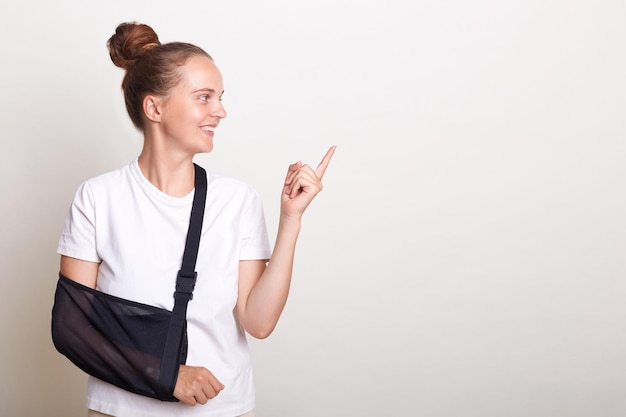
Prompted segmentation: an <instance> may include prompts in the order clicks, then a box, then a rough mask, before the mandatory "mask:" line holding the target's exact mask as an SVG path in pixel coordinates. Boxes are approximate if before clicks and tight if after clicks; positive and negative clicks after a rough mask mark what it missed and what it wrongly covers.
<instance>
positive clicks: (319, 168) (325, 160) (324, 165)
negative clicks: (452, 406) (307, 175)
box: [315, 145, 337, 179]
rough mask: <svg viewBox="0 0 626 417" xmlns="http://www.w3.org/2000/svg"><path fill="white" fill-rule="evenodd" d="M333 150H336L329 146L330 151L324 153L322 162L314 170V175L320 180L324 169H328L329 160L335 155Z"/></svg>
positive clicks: (334, 146)
mask: <svg viewBox="0 0 626 417" xmlns="http://www.w3.org/2000/svg"><path fill="white" fill-rule="evenodd" d="M335 149H337V146H336V145H333V146H331V147H330V149H328V152H326V155H324V158H322V162H320V164H319V165H318V166H317V168H316V169H315V174H317V176H318V177H319V178H320V179H321V178H322V177H323V176H324V173H325V172H326V168H328V164H330V160H331V158H332V157H333V154H334V153H335Z"/></svg>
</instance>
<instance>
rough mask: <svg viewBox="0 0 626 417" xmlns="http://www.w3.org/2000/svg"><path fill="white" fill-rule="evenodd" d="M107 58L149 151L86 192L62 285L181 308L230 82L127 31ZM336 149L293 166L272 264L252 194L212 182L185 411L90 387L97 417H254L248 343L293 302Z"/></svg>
mask: <svg viewBox="0 0 626 417" xmlns="http://www.w3.org/2000/svg"><path fill="white" fill-rule="evenodd" d="M108 47H109V52H110V55H111V59H112V61H113V63H114V64H115V65H116V66H118V67H121V68H123V69H125V70H126V74H125V76H124V80H123V82H122V89H123V91H124V98H125V103H126V108H127V110H128V114H129V116H130V118H131V120H132V121H133V123H134V124H135V126H136V127H137V128H138V129H140V130H141V131H142V132H143V134H144V145H143V149H142V151H141V153H140V155H139V157H138V158H137V159H135V160H134V161H132V162H131V163H130V164H129V165H128V166H126V167H123V168H121V169H119V170H117V171H114V172H110V173H107V174H104V175H101V176H98V177H96V178H93V179H91V180H89V181H87V182H85V183H84V184H82V185H81V186H80V187H79V189H78V191H77V193H76V196H75V198H74V202H73V204H72V206H71V209H70V212H69V214H68V217H67V219H66V223H65V228H64V231H63V234H62V236H61V239H60V241H59V245H58V253H59V254H60V255H61V273H62V274H63V275H65V276H66V277H69V278H71V279H73V280H75V281H78V282H80V283H82V284H84V285H87V286H89V287H92V288H96V287H97V288H98V289H99V290H101V291H103V292H106V293H110V294H113V295H116V296H119V297H122V298H127V299H132V300H135V301H139V302H142V303H146V304H151V305H155V306H157V307H162V308H167V309H171V308H172V306H173V299H172V289H173V280H174V279H175V274H176V271H177V270H178V269H179V268H180V260H181V256H182V250H183V247H184V241H185V236H186V232H187V227H188V221H189V211H190V208H191V202H192V199H193V193H194V168H193V162H192V159H193V157H194V155H196V154H198V153H202V152H210V151H212V149H213V137H214V135H215V130H216V128H217V127H218V125H219V123H220V121H221V120H222V119H223V118H224V117H226V111H225V110H224V107H223V106H222V104H221V96H222V94H223V91H224V88H223V83H222V76H221V74H220V72H219V70H218V68H217V67H216V65H215V63H214V62H213V60H212V58H211V57H210V56H209V55H208V54H207V53H206V52H205V51H203V50H202V49H200V48H198V47H197V46H194V45H190V44H186V43H180V42H172V43H166V44H161V43H160V42H159V39H158V37H157V35H156V33H155V32H154V31H153V30H152V29H151V28H150V27H149V26H146V25H142V24H136V23H123V24H121V25H119V26H118V27H117V29H116V33H115V34H114V35H113V36H112V37H111V38H110V39H109V42H108ZM334 149H335V148H334V147H331V148H330V149H329V151H328V152H327V154H326V155H325V156H324V158H323V160H322V162H321V163H320V165H319V166H318V167H317V168H316V169H313V168H311V167H309V166H308V165H304V164H302V163H300V162H297V163H294V164H292V165H290V166H289V168H288V172H287V175H286V178H285V183H284V185H283V189H282V194H281V212H280V221H279V227H278V233H277V237H276V242H275V245H274V250H273V252H271V251H270V246H269V243H268V238H267V231H266V226H265V220H264V217H263V209H262V206H261V202H260V199H259V197H258V195H257V194H256V192H255V191H254V190H252V189H251V188H250V187H249V186H248V185H246V184H244V183H242V182H240V181H237V180H234V179H231V178H226V177H222V176H218V175H211V174H209V175H208V193H207V201H206V211H205V217H204V219H205V220H204V226H203V230H202V238H201V242H200V249H199V255H198V260H197V264H196V270H197V272H198V281H197V284H196V288H195V290H194V298H193V300H192V301H191V302H190V303H189V307H188V311H187V322H188V337H189V352H188V356H187V362H186V363H187V365H182V366H181V367H180V370H179V375H178V379H177V382H176V387H175V390H174V396H175V397H176V398H177V399H179V400H180V402H178V403H169V402H160V401H158V400H154V399H151V398H147V397H142V396H139V395H136V394H132V393H129V392H126V391H124V390H121V389H119V388H117V387H114V386H112V385H109V384H107V383H105V382H102V381H99V380H97V379H95V378H92V377H90V378H89V382H88V390H87V406H88V409H89V415H90V416H101V415H103V414H104V415H113V416H155V417H159V416H168V417H171V416H207V417H209V416H220V417H224V416H233V417H234V416H241V415H246V416H248V415H252V412H253V409H254V387H253V385H252V373H251V369H250V360H249V354H248V347H247V343H246V339H245V332H247V333H249V334H250V335H252V336H254V337H256V338H265V337H267V336H268V335H269V334H270V333H271V332H272V331H273V329H274V327H275V326H276V323H277V321H278V319H279V317H280V314H281V312H282V310H283V307H284V305H285V302H286V300H287V294H288V292H289V285H290V281H291V273H292V265H293V258H294V251H295V246H296V240H297V237H298V234H299V230H300V222H301V217H302V214H303V212H304V211H305V209H306V208H307V206H308V205H309V203H310V202H311V200H312V199H313V198H314V197H315V196H316V195H317V193H318V192H319V191H321V189H322V184H321V178H322V176H323V174H324V171H325V170H326V168H327V166H328V164H329V162H330V160H331V158H332V155H333V153H334ZM196 405H198V406H196ZM193 406H196V407H193Z"/></svg>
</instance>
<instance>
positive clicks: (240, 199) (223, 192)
mask: <svg viewBox="0 0 626 417" xmlns="http://www.w3.org/2000/svg"><path fill="white" fill-rule="evenodd" d="M207 177H208V190H207V198H208V199H213V200H214V201H221V203H222V204H226V205H228V206H230V205H231V204H232V205H236V206H248V205H249V204H252V203H253V202H258V203H259V204H260V201H261V198H260V196H259V194H258V192H257V190H256V189H254V188H253V187H252V186H251V185H250V184H248V183H247V182H245V181H242V180H240V179H237V178H233V177H229V176H225V175H221V174H215V173H207Z"/></svg>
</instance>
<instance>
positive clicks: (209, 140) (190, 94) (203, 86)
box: [160, 56, 226, 155]
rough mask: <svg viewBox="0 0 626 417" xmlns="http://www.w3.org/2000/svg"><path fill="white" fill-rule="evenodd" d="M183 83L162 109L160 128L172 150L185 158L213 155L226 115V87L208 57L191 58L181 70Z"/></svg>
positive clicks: (167, 99) (166, 100)
mask: <svg viewBox="0 0 626 417" xmlns="http://www.w3.org/2000/svg"><path fill="white" fill-rule="evenodd" d="M180 71H181V80H180V82H179V83H178V85H176V86H175V87H174V88H172V90H171V91H170V93H169V94H168V96H167V97H165V98H164V101H163V105H162V107H161V123H160V128H161V130H162V133H163V135H164V137H165V139H166V143H167V145H166V146H167V147H168V150H170V151H180V152H182V153H185V154H192V155H193V154H196V153H202V152H211V151H212V150H213V135H214V131H215V129H216V128H217V125H218V124H219V123H220V120H222V119H223V118H224V117H226V111H225V110H224V107H223V106H222V102H221V99H222V94H223V93H224V86H223V81H222V74H221V73H220V71H219V70H218V69H217V66H216V65H215V63H214V62H213V61H212V60H211V59H209V58H207V57H204V56H194V57H192V58H190V59H189V60H188V61H187V63H186V64H185V65H183V66H182V67H181V69H180Z"/></svg>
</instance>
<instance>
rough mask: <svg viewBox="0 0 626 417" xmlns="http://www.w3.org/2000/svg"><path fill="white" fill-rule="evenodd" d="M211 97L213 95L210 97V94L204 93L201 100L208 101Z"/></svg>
mask: <svg viewBox="0 0 626 417" xmlns="http://www.w3.org/2000/svg"><path fill="white" fill-rule="evenodd" d="M210 98H211V97H209V95H208V94H203V95H201V96H200V101H204V102H207V101H209V99H210Z"/></svg>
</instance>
